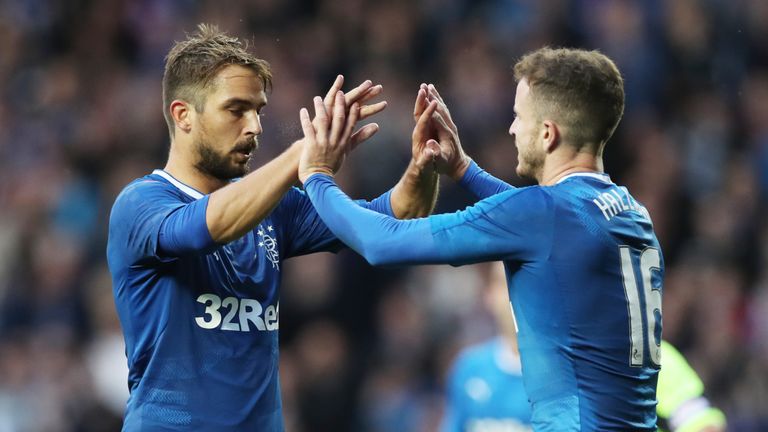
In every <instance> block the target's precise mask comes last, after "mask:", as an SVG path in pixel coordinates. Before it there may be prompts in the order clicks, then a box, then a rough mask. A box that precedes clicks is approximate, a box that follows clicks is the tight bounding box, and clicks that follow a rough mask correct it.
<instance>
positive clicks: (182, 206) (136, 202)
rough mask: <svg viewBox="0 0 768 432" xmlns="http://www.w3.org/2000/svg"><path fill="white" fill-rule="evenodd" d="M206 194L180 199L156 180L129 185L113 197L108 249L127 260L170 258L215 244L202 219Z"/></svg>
mask: <svg viewBox="0 0 768 432" xmlns="http://www.w3.org/2000/svg"><path fill="white" fill-rule="evenodd" d="M207 204H208V197H203V198H201V199H199V200H197V201H194V202H191V203H185V202H183V201H181V200H180V199H179V198H178V197H177V196H176V195H174V194H173V193H172V192H171V191H170V190H169V189H168V188H167V186H166V185H165V184H164V183H162V182H158V181H155V180H140V181H137V182H135V183H133V184H131V185H129V186H128V187H127V188H126V189H125V190H124V191H123V192H122V193H121V194H120V195H119V196H118V198H117V200H115V204H114V206H113V207H112V213H111V215H110V223H109V241H110V243H112V247H110V250H113V251H117V250H119V251H120V254H122V255H123V258H124V259H125V260H126V262H128V263H130V264H135V263H140V262H143V261H145V260H154V261H162V262H165V261H171V260H173V259H175V258H176V257H178V256H181V255H184V254H185V253H191V252H196V251H204V250H207V249H209V248H212V247H214V246H215V243H214V242H213V239H211V235H210V233H209V232H208V227H207V225H206V223H205V209H206V207H207Z"/></svg>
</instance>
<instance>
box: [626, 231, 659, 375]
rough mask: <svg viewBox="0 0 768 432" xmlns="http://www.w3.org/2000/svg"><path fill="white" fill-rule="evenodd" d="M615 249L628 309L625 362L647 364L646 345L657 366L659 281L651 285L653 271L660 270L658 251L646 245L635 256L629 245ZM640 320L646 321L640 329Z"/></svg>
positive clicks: (635, 364) (639, 365)
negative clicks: (628, 340)
mask: <svg viewBox="0 0 768 432" xmlns="http://www.w3.org/2000/svg"><path fill="white" fill-rule="evenodd" d="M619 253H620V255H621V273H622V275H623V277H624V293H625V294H626V297H627V310H628V311H629V333H630V338H629V339H630V352H629V364H630V365H631V366H634V367H642V366H645V365H646V364H647V363H646V361H645V352H646V351H645V348H646V347H647V348H648V352H649V353H650V357H651V359H650V360H651V363H652V364H653V365H654V366H655V367H659V366H660V365H661V346H660V345H661V284H658V286H653V272H654V271H655V272H659V271H660V270H661V254H660V253H659V250H658V249H655V248H648V249H645V250H643V251H642V252H640V256H639V257H633V256H632V249H631V248H630V247H629V246H619ZM638 268H639V269H640V276H641V278H640V279H639V280H638V279H637V277H636V274H637V270H636V269H638ZM641 292H642V294H641ZM641 296H642V297H641ZM643 321H645V322H646V326H645V331H643Z"/></svg>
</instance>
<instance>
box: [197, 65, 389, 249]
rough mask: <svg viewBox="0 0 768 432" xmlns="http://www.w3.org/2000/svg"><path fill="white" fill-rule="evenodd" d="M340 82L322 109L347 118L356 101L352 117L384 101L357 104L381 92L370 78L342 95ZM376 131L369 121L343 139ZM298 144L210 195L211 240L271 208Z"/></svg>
mask: <svg viewBox="0 0 768 432" xmlns="http://www.w3.org/2000/svg"><path fill="white" fill-rule="evenodd" d="M342 84H343V77H342V76H341V75H339V77H338V78H337V79H336V81H335V82H334V84H333V86H332V87H331V89H330V90H329V91H328V94H327V95H326V97H325V100H323V101H321V103H322V104H323V106H324V108H325V109H327V110H329V111H330V110H332V109H337V113H338V112H340V113H341V116H342V117H345V118H350V117H351V113H350V114H349V115H347V113H346V110H348V109H350V110H351V108H347V107H353V106H355V103H357V108H356V109H357V113H356V115H357V117H356V118H355V121H356V120H357V119H359V118H365V117H367V116H370V115H373V114H375V113H377V112H379V111H381V110H383V109H384V108H385V107H386V103H385V102H379V103H376V104H372V105H364V106H362V107H360V105H359V104H361V103H362V102H365V101H367V100H368V99H370V98H372V97H374V96H376V95H378V94H379V93H380V92H381V86H373V84H372V83H371V82H370V81H365V82H364V83H363V84H361V85H360V86H358V87H356V88H354V89H352V90H351V91H350V92H349V93H347V94H346V96H345V95H344V94H343V93H341V91H340V88H341V86H342ZM339 96H340V97H341V99H339ZM345 97H346V100H345ZM334 104H337V105H338V108H335V107H334ZM352 126H354V124H353V125H352ZM376 131H378V125H376V124H375V123H374V124H369V125H367V126H365V127H363V128H361V129H360V130H359V131H357V132H355V133H354V134H350V135H349V136H348V137H347V139H348V140H349V141H350V142H351V143H352V144H353V145H357V144H359V143H360V142H362V141H365V140H366V139H368V138H370V137H371V136H372V135H373V134H374V133H376ZM339 136H340V135H339ZM302 148H303V142H302V141H301V140H300V141H297V142H296V143H294V144H293V145H291V147H289V148H288V149H287V150H286V151H285V152H283V153H282V154H281V155H279V156H278V157H277V158H275V159H273V160H272V161H270V162H269V163H267V164H265V165H264V166H262V167H261V168H259V169H257V170H256V171H254V172H252V173H250V174H249V175H247V176H245V177H243V178H242V179H241V180H240V181H237V182H234V183H231V184H229V185H227V186H225V187H223V188H221V189H219V190H217V191H216V192H214V193H212V194H211V195H210V197H209V200H208V205H207V209H206V212H205V221H206V225H207V227H208V231H209V232H210V236H211V238H212V239H213V241H214V242H216V243H219V244H222V243H228V242H230V241H232V240H234V239H237V238H240V237H241V236H243V235H244V234H245V233H246V232H248V231H250V230H252V229H253V228H254V227H255V226H256V225H257V224H258V223H259V222H260V221H262V220H263V219H264V218H265V217H266V216H267V215H268V214H269V213H270V212H271V211H272V210H273V209H274V208H275V206H276V205H277V203H278V202H279V201H280V199H281V198H282V197H283V195H284V194H285V193H286V192H287V191H288V189H289V188H290V187H291V186H292V185H293V184H294V183H295V182H296V173H297V169H298V165H299V157H300V155H301V152H302Z"/></svg>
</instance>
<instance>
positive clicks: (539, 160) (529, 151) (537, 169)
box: [515, 137, 544, 182]
mask: <svg viewBox="0 0 768 432" xmlns="http://www.w3.org/2000/svg"><path fill="white" fill-rule="evenodd" d="M540 149H541V145H540V143H538V142H537V140H536V137H531V139H530V141H529V142H528V143H526V144H525V145H523V146H520V147H518V149H517V151H518V164H517V169H516V170H515V171H516V172H517V175H519V176H520V177H523V178H527V179H531V180H536V181H537V182H538V181H539V180H540V179H541V174H542V170H543V169H544V152H543V151H540Z"/></svg>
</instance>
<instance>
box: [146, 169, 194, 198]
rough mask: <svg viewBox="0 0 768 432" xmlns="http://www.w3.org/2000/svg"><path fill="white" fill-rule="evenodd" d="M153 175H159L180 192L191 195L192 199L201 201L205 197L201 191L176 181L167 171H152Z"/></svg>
mask: <svg viewBox="0 0 768 432" xmlns="http://www.w3.org/2000/svg"><path fill="white" fill-rule="evenodd" d="M152 174H155V175H159V176H160V177H162V178H164V179H166V180H168V182H169V183H171V184H172V185H174V186H176V188H177V189H179V190H180V191H182V192H184V193H185V194H187V195H189V196H190V197H192V198H194V199H200V198H202V197H203V196H204V195H203V194H202V193H201V192H200V191H198V190H196V189H195V188H193V187H191V186H187V185H185V184H184V183H182V182H180V181H178V180H176V178H174V177H173V176H172V175H170V174H168V173H167V172H165V171H163V170H161V169H156V170H154V171H152Z"/></svg>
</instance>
